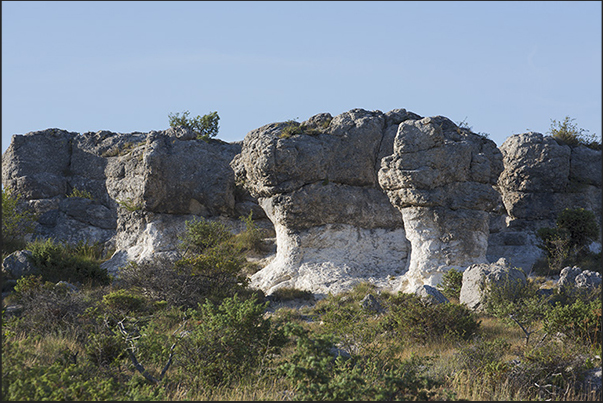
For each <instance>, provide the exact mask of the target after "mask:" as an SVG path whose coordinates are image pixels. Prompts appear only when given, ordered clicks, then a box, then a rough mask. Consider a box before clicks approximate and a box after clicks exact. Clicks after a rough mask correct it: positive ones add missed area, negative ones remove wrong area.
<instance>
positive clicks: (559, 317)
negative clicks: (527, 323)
mask: <svg viewBox="0 0 603 403" xmlns="http://www.w3.org/2000/svg"><path fill="white" fill-rule="evenodd" d="M543 325H544V331H545V332H547V333H549V334H551V335H555V334H557V333H558V332H559V333H562V334H564V335H565V336H567V337H569V338H570V339H571V340H574V342H578V343H584V344H586V345H589V346H599V347H600V346H601V298H596V299H594V300H592V301H590V302H585V301H584V300H583V299H580V298H578V299H576V300H575V301H574V302H573V303H571V304H568V305H563V304H557V305H555V307H553V308H552V309H550V310H549V311H548V312H547V313H546V315H545V317H544V320H543Z"/></svg>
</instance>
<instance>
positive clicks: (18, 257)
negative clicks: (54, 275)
mask: <svg viewBox="0 0 603 403" xmlns="http://www.w3.org/2000/svg"><path fill="white" fill-rule="evenodd" d="M31 257H32V254H31V251H28V250H20V251H16V252H13V253H11V254H10V255H8V256H7V257H5V258H4V260H3V261H2V274H3V277H5V276H6V277H5V278H8V279H14V280H17V279H19V278H21V277H23V276H28V275H30V274H39V273H40V269H39V268H37V267H35V266H34V265H33V264H32V263H31V261H30V259H31Z"/></svg>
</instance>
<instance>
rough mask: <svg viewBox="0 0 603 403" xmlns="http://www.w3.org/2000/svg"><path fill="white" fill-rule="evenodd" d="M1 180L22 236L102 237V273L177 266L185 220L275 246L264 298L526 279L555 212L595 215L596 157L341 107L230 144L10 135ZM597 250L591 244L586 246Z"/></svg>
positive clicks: (537, 138)
mask: <svg viewBox="0 0 603 403" xmlns="http://www.w3.org/2000/svg"><path fill="white" fill-rule="evenodd" d="M2 183H3V186H4V187H5V188H10V189H12V190H14V191H16V193H18V194H19V195H20V196H21V197H22V198H23V200H24V203H25V204H26V205H28V206H29V207H31V208H32V209H33V210H34V211H35V212H37V213H38V216H39V219H38V222H37V228H36V232H35V234H34V236H36V237H42V238H50V237H52V238H55V239H58V240H64V241H67V242H78V241H88V242H102V243H103V244H104V245H105V246H106V249H107V250H114V251H115V253H114V254H113V257H112V258H111V259H110V260H109V261H107V262H106V263H105V264H104V265H105V267H107V269H109V271H110V272H111V273H114V274H117V273H118V271H119V268H120V267H122V266H123V265H125V264H127V262H128V261H142V260H145V259H153V258H158V257H168V258H169V257H172V258H175V257H177V244H178V242H179V240H178V236H179V235H181V234H182V232H183V230H184V227H185V223H186V221H187V220H191V219H193V218H195V217H205V218H207V219H210V220H220V221H222V222H224V223H225V224H227V225H228V226H229V228H231V229H232V230H233V232H237V231H240V230H242V229H243V227H244V224H243V223H242V221H241V220H240V217H241V216H248V214H249V213H250V212H252V214H253V218H254V219H256V220H259V221H258V223H259V224H260V226H261V227H263V228H266V229H269V230H270V231H271V232H272V233H273V234H274V235H275V236H276V244H277V248H276V254H275V255H274V256H271V257H270V258H269V259H266V260H264V262H267V263H266V264H265V267H263V268H262V269H261V270H260V271H258V272H257V273H256V274H254V275H253V276H252V278H251V284H252V286H255V287H258V288H261V289H262V290H264V291H265V292H266V293H268V294H270V293H272V292H273V291H274V290H276V289H278V288H281V287H296V288H299V289H303V290H308V291H312V292H313V293H315V294H317V295H319V296H320V295H325V294H327V293H329V292H330V293H337V292H340V291H343V290H346V289H349V288H350V287H352V286H353V285H354V284H356V283H357V282H359V281H369V282H372V283H373V284H375V285H377V286H379V287H384V288H390V289H393V290H404V291H408V292H414V291H416V290H418V289H419V288H420V287H423V288H425V287H424V286H429V287H433V286H435V285H436V284H437V283H438V282H439V281H440V279H441V277H442V275H443V273H444V272H445V271H446V270H449V269H450V268H453V267H454V268H457V269H459V270H465V269H466V268H467V267H469V266H471V265H475V264H487V263H488V262H496V261H498V259H499V258H501V257H505V258H507V259H508V261H509V262H510V265H512V266H517V267H522V268H523V269H524V270H526V271H527V272H529V270H530V268H531V267H532V265H533V264H534V262H535V261H536V260H537V259H538V258H540V257H542V254H543V252H542V251H541V250H540V249H538V248H537V247H536V242H537V241H536V236H535V233H536V231H537V230H538V228H541V227H543V226H549V227H553V226H554V225H555V218H556V217H557V215H558V214H559V212H561V211H562V210H563V209H564V208H566V207H569V208H578V207H582V208H585V209H588V210H591V211H593V212H594V213H595V214H596V216H597V217H598V218H599V219H600V217H601V151H594V150H591V149H588V148H586V147H582V146H579V147H569V146H566V145H559V144H557V142H556V141H555V140H554V139H552V138H551V137H547V136H543V135H542V134H539V133H524V134H518V135H513V136H511V137H509V138H508V139H507V140H506V141H505V143H504V144H503V145H502V146H501V147H500V148H497V147H496V145H495V144H494V142H492V141H491V140H488V139H487V138H485V137H483V136H479V135H477V134H474V133H472V132H470V131H469V130H467V129H463V128H461V127H458V126H457V125H456V124H454V123H453V122H452V121H450V120H449V119H447V118H445V117H442V116H435V117H429V118H424V117H421V116H419V115H417V114H414V113H412V112H409V111H406V110H405V109H395V110H392V111H390V112H387V113H383V112H380V111H366V110H363V109H353V110H350V111H348V112H344V113H342V114H340V115H337V116H334V117H333V116H331V115H330V114H328V113H321V114H318V115H315V116H313V117H311V118H310V119H308V120H307V121H305V122H302V123H301V124H298V123H292V122H281V123H272V124H268V125H265V126H262V127H260V128H258V129H255V130H252V131H251V132H249V133H248V134H247V136H245V138H244V140H243V141H241V142H234V143H226V142H222V141H219V140H210V141H209V142H205V141H203V140H198V139H196V138H195V134H194V133H193V132H192V131H190V130H188V129H186V128H183V127H178V128H170V129H167V130H163V131H152V132H150V133H138V132H135V133H128V134H121V133H112V132H108V131H99V132H97V133H91V132H89V133H84V134H78V133H74V132H68V131H65V130H59V129H48V130H43V131H38V132H31V133H27V134H25V135H15V136H13V138H12V142H11V144H10V146H9V148H8V150H7V151H6V152H5V154H4V155H3V159H2ZM599 247H600V244H599Z"/></svg>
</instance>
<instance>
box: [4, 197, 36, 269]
mask: <svg viewBox="0 0 603 403" xmlns="http://www.w3.org/2000/svg"><path fill="white" fill-rule="evenodd" d="M36 219H37V218H36V215H35V214H34V213H33V212H31V211H30V210H28V209H24V208H23V207H22V206H21V203H20V197H19V195H18V194H15V193H13V192H12V191H11V190H10V189H4V188H3V189H2V257H3V258H4V257H5V256H7V255H9V254H11V253H12V252H14V251H16V250H20V249H24V248H25V245H26V240H25V237H26V235H27V234H31V233H33V232H34V229H35V224H36Z"/></svg>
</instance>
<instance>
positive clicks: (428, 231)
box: [379, 116, 502, 292]
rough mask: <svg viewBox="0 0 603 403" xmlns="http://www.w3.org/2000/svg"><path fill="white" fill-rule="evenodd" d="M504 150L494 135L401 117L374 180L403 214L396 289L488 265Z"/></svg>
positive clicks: (443, 121)
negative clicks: (402, 257)
mask: <svg viewBox="0 0 603 403" xmlns="http://www.w3.org/2000/svg"><path fill="white" fill-rule="evenodd" d="M501 171H502V155H501V153H500V151H499V150H498V149H497V148H496V144H495V143H494V142H493V141H492V140H488V139H487V138H485V137H483V136H480V135H477V134H473V133H471V132H470V131H468V130H463V129H461V128H459V127H458V126H457V125H455V124H454V123H453V122H452V121H450V120H449V119H447V118H445V117H442V116H437V117H434V118H424V119H421V120H412V121H406V122H402V123H401V124H400V125H399V126H398V133H397V135H396V138H395V141H394V150H393V154H392V155H390V156H387V157H385V158H383V160H382V161H381V169H380V171H379V183H380V184H381V186H382V188H383V189H385V190H386V191H387V194H388V196H389V199H390V201H391V202H392V204H393V205H395V206H396V207H397V208H398V209H399V210H400V211H401V212H402V217H403V221H404V228H405V230H406V236H407V238H408V239H409V240H410V242H411V244H412V252H411V255H410V262H409V268H408V275H407V276H406V277H405V279H404V284H402V285H401V286H400V289H402V290H405V291H408V292H410V291H412V290H414V289H415V288H416V287H417V286H421V285H423V284H428V285H431V286H434V285H436V284H438V283H439V282H440V280H441V278H442V275H443V274H444V272H446V271H447V270H450V269H452V268H455V269H461V270H463V269H464V268H465V267H467V266H469V265H471V264H474V263H486V262H487V260H486V250H487V247H488V235H489V228H488V225H489V216H488V212H490V211H492V210H493V209H494V207H495V206H496V204H497V201H498V200H499V198H500V196H499V194H498V193H497V192H496V191H495V190H494V188H493V185H495V184H496V181H497V179H498V175H499V174H500V172H501Z"/></svg>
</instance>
